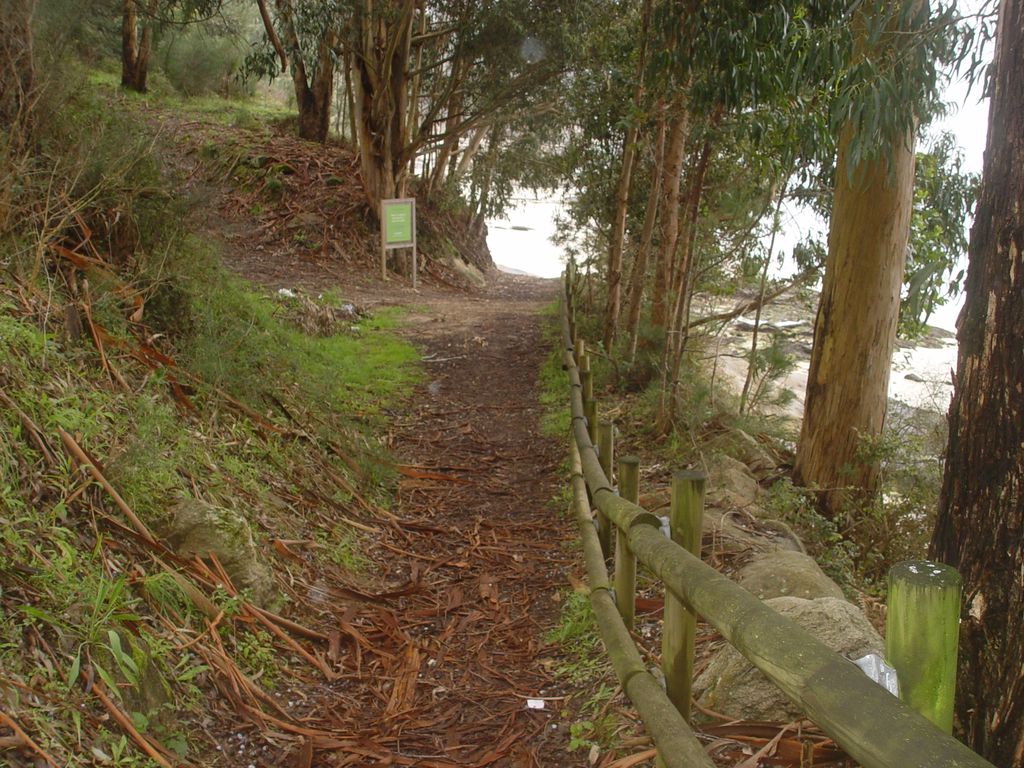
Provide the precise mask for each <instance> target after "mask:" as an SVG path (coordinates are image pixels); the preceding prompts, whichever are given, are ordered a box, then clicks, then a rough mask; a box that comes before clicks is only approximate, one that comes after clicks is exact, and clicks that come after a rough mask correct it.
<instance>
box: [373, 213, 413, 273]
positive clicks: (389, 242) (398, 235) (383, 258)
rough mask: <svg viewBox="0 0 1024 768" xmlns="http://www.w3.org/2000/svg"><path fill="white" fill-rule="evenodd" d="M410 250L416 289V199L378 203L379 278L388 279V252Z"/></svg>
mask: <svg viewBox="0 0 1024 768" xmlns="http://www.w3.org/2000/svg"><path fill="white" fill-rule="evenodd" d="M410 247H411V248H412V287H413V288H415V287H416V198H414V197H403V198H397V199H394V200H381V201H380V276H381V279H382V280H387V277H388V266H387V263H388V251H390V250H394V249H396V248H410Z"/></svg>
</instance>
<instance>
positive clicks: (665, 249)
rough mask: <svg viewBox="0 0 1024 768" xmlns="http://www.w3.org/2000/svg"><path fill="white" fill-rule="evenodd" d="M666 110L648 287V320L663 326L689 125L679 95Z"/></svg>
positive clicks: (674, 248)
mask: <svg viewBox="0 0 1024 768" xmlns="http://www.w3.org/2000/svg"><path fill="white" fill-rule="evenodd" d="M670 113H671V114H670V118H669V129H668V137H667V139H666V142H665V162H664V166H663V169H662V170H663V176H662V182H661V195H662V199H661V229H660V233H659V234H660V238H659V243H658V260H657V262H656V264H655V270H654V287H653V289H652V291H651V323H652V324H653V325H654V326H656V327H658V328H664V327H665V323H666V321H667V319H668V298H669V284H668V283H669V273H670V271H671V268H672V260H673V258H674V257H675V252H676V244H677V243H678V241H679V181H680V179H679V177H680V174H681V173H682V170H683V153H684V150H685V149H686V138H687V134H688V132H689V125H690V120H689V118H690V114H689V110H687V108H686V105H685V103H684V102H683V99H682V98H680V99H679V100H677V101H676V102H675V103H674V104H673V106H672V108H671V110H670Z"/></svg>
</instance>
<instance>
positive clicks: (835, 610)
mask: <svg viewBox="0 0 1024 768" xmlns="http://www.w3.org/2000/svg"><path fill="white" fill-rule="evenodd" d="M765 604H766V605H768V606H770V607H771V608H773V609H774V610H776V611H778V612H779V613H781V614H782V615H783V616H786V617H787V618H789V619H792V620H793V621H795V622H796V623H797V624H799V625H800V626H801V627H803V628H804V629H805V630H807V631H808V632H809V633H810V634H812V635H813V636H814V637H816V638H817V639H818V640H820V641H821V642H823V643H824V644H825V645H827V646H828V647H829V648H831V649H832V650H833V651H835V652H836V653H838V654H840V655H841V656H845V657H847V658H849V659H857V658H860V657H861V656H864V655H866V654H868V653H877V654H880V655H881V653H882V649H883V645H884V644H883V642H882V638H881V637H880V636H879V635H878V633H877V632H876V631H875V629H874V627H872V626H871V624H870V623H869V622H868V620H867V618H865V616H864V614H863V613H861V612H860V610H858V609H857V608H856V606H854V605H851V604H850V603H848V602H846V601H845V600H840V599H838V598H834V597H821V598H818V599H816V600H804V599H803V598H799V597H776V598H773V599H771V600H766V601H765ZM694 694H695V695H696V696H697V701H698V702H699V703H700V705H701V706H703V707H706V708H708V709H711V710H714V711H715V712H719V713H721V714H723V715H727V716H729V717H735V718H737V719H742V720H772V721H776V722H789V721H791V720H795V719H797V718H798V717H801V716H802V715H801V712H800V710H799V709H798V708H797V707H796V706H795V705H794V704H793V703H792V702H790V700H789V699H787V698H786V696H785V695H784V694H783V693H782V691H780V690H779V689H778V688H777V687H775V685H774V684H772V683H771V682H770V681H769V680H768V678H766V677H765V676H764V675H762V674H761V673H760V672H759V671H758V670H757V669H756V668H755V667H754V665H753V664H751V663H750V662H749V661H747V660H746V659H745V658H743V656H742V655H740V653H739V651H737V650H736V649H735V648H733V647H732V646H730V645H726V646H724V647H723V648H722V649H721V650H720V651H719V652H718V654H717V655H716V656H715V657H714V659H712V661H711V663H710V664H709V665H708V667H707V669H705V670H704V672H702V673H701V675H700V677H698V678H697V680H696V681H695V682H694Z"/></svg>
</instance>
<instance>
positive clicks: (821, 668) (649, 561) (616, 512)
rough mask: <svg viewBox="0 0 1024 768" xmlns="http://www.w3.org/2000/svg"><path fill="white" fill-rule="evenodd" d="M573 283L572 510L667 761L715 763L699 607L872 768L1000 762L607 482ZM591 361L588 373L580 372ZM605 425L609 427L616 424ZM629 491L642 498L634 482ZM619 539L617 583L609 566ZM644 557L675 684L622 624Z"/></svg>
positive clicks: (616, 642)
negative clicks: (701, 683) (698, 727)
mask: <svg viewBox="0 0 1024 768" xmlns="http://www.w3.org/2000/svg"><path fill="white" fill-rule="evenodd" d="M569 286H570V283H569V281H568V280H567V282H566V289H565V290H564V291H563V294H562V307H561V324H562V340H563V360H564V367H565V369H566V371H567V374H568V379H569V384H570V403H571V412H572V440H571V443H572V447H571V454H572V489H573V508H574V512H575V516H576V519H577V521H578V522H579V526H580V531H581V535H582V540H583V552H584V556H585V559H586V568H587V576H588V579H589V582H590V591H591V604H592V605H593V609H594V615H595V618H596V621H597V625H598V628H599V630H600V633H601V638H602V640H603V641H604V644H605V648H606V649H607V652H608V655H609V657H610V659H611V662H612V666H613V667H614V669H615V672H616V675H617V676H618V678H619V681H620V682H621V684H622V687H623V690H624V691H625V693H626V694H627V696H629V698H630V700H631V701H632V702H633V704H634V706H636V708H637V711H638V712H639V714H640V717H641V719H642V720H643V722H644V724H645V726H646V727H647V729H648V731H649V733H650V734H651V737H652V738H653V739H654V742H655V744H656V745H657V748H658V754H659V759H660V760H661V762H662V764H663V765H665V766H667V767H668V768H683V766H711V765H713V763H712V762H711V761H710V759H709V758H708V757H707V755H706V754H705V752H704V750H703V748H701V745H700V742H699V741H698V740H697V738H696V736H695V735H694V732H693V731H692V730H691V728H690V727H689V725H687V721H688V720H689V703H690V701H689V685H690V676H691V675H692V665H693V642H692V621H693V620H694V618H695V617H696V616H697V615H699V616H701V617H703V618H704V620H705V621H706V622H708V623H709V624H711V625H712V626H713V627H715V629H717V630H718V631H719V632H720V633H721V634H722V636H723V637H724V638H725V639H726V640H727V641H728V642H729V643H731V644H732V645H733V646H734V647H735V648H736V649H737V650H738V651H739V652H740V653H742V654H743V655H744V656H745V657H746V658H747V659H748V660H749V661H750V662H751V663H753V664H754V666H756V667H757V668H758V669H760V670H761V672H763V673H764V674H765V675H766V676H767V677H768V678H769V679H770V680H771V681H772V682H773V683H775V685H777V686H778V687H779V688H780V689H781V690H782V691H783V693H785V695H786V696H787V697H789V699H791V700H792V701H793V702H794V703H795V704H796V705H797V706H799V707H800V708H801V709H802V710H803V712H804V713H805V714H806V716H807V717H808V718H809V719H810V720H812V721H813V722H815V723H816V724H817V725H818V727H820V728H821V729H822V730H823V731H824V732H825V733H827V734H828V735H829V736H830V737H831V738H832V739H833V740H835V742H836V743H837V744H838V745H839V746H840V747H841V748H842V749H844V750H845V751H846V752H847V754H849V755H850V756H851V757H852V758H853V759H854V760H856V761H857V762H858V763H860V764H861V765H863V766H866V768H953V767H954V766H955V767H956V768H993V766H992V765H991V764H990V763H989V762H987V761H986V760H984V759H982V758H981V757H979V756H978V755H977V754H975V753H974V752H972V751H971V750H970V749H968V748H967V747H966V746H964V745H963V744H961V743H960V742H959V741H957V740H955V739H954V738H952V737H951V736H949V735H947V734H946V733H944V732H943V731H941V730H939V729H938V728H936V727H935V726H934V725H932V723H931V722H929V721H928V720H927V719H925V718H924V717H923V716H922V715H920V714H918V713H917V712H915V711H914V710H913V709H911V708H910V707H909V706H907V705H906V704H904V703H903V702H901V701H900V700H899V699H898V698H897V697H895V696H893V695H891V694H890V693H888V691H886V690H885V689H884V688H882V687H881V686H879V685H877V684H876V683H874V682H873V681H872V680H870V679H869V678H868V677H866V676H865V675H864V674H863V673H862V672H861V671H860V669H859V668H858V667H856V666H855V665H854V664H853V663H852V662H850V661H849V660H847V659H845V658H843V657H842V656H840V655H839V654H837V653H835V652H833V651H831V650H830V649H829V648H828V647H826V646H825V645H824V644H822V643H821V642H820V641H819V640H817V639H816V638H814V637H813V636H812V635H810V634H809V633H808V632H807V631H806V630H804V629H803V628H801V627H800V626H799V625H797V624H796V623H794V622H792V621H790V620H789V619H787V618H785V617H783V616H782V615H780V614H778V613H776V612H775V611H773V610H772V609H771V608H769V607H768V606H766V605H765V604H764V603H763V602H762V601H761V600H759V599H758V598H757V597H755V596H754V595H752V594H751V593H750V592H748V591H746V590H745V589H743V588H742V587H740V586H739V585H737V584H736V583H734V582H732V581H730V580H729V579H728V578H726V577H725V576H722V575H721V574H719V573H718V572H717V571H715V570H714V569H713V568H711V567H710V566H708V565H705V564H704V563H703V562H701V560H700V558H699V556H694V555H693V554H691V552H690V551H688V549H694V547H693V546H692V539H693V538H694V535H696V538H697V546H696V551H697V552H698V554H699V540H700V539H699V536H700V534H699V527H698V528H697V529H696V534H694V530H693V528H692V527H691V529H690V530H689V532H686V531H685V530H684V531H683V532H682V534H681V535H677V533H676V532H675V531H673V534H672V538H671V539H670V538H667V537H666V536H665V535H664V534H663V533H662V531H661V520H660V519H659V518H658V517H656V516H655V515H652V514H650V513H649V512H647V511H645V510H644V509H643V508H641V507H639V506H638V505H637V504H636V503H635V501H630V500H628V499H626V498H624V496H625V495H626V493H623V495H622V496H620V495H619V493H618V492H617V491H616V489H615V488H614V487H613V485H612V482H611V481H610V480H609V475H610V474H611V472H610V469H611V466H612V456H611V453H612V450H611V448H612V446H611V439H610V436H606V437H605V439H604V440H602V441H601V442H602V443H603V444H604V451H603V452H601V451H599V449H598V446H597V445H596V444H595V443H597V442H598V441H597V439H596V438H597V437H598V433H599V432H600V431H601V430H600V429H598V428H597V425H598V424H599V422H597V420H596V417H597V408H596V402H595V400H594V398H593V394H592V393H593V383H592V382H593V380H592V377H591V376H590V375H589V374H590V372H589V364H588V360H587V359H586V356H585V355H581V356H582V357H583V358H584V359H583V365H579V364H578V363H579V362H580V361H578V360H577V353H578V352H580V351H581V350H580V349H578V348H580V347H583V346H584V345H583V343H582V342H581V341H580V340H579V339H577V338H576V336H575V330H576V329H575V323H574V322H573V316H574V312H573V310H572V307H571V300H572V291H571V290H570V288H569ZM584 369H585V373H586V375H584V376H581V370H584ZM584 394H586V395H587V396H588V397H586V398H585V397H584ZM605 429H607V430H608V433H609V435H610V425H609V426H608V427H605ZM680 474H681V476H679V477H676V478H674V486H673V506H674V512H673V514H674V515H682V516H683V517H685V516H687V515H688V516H689V517H690V519H691V521H692V522H694V521H695V523H696V525H697V526H699V522H700V507H701V506H702V503H703V502H702V494H703V479H702V478H698V477H695V476H694V474H695V473H689V474H687V473H680ZM629 482H630V483H631V481H629ZM625 485H626V484H624V486H625ZM623 490H624V491H626V488H625V487H624V489H623ZM627 492H628V493H629V495H631V496H633V497H634V499H635V495H636V491H635V489H632V488H630V489H629V490H628V491H627ZM592 507H593V512H594V513H595V514H594V516H593V517H592ZM613 533H614V534H615V535H614V537H613V535H612V534H613ZM687 538H688V539H689V541H688V542H687V541H686V539H687ZM613 539H614V540H615V541H616V547H615V549H616V551H615V566H616V574H615V589H614V590H613V588H612V587H611V584H610V583H609V578H608V572H607V567H606V564H605V563H606V559H607V558H608V557H609V556H610V555H611V552H610V551H609V550H610V549H611V542H612V540H613ZM680 541H683V543H684V544H686V546H685V547H684V546H681V545H680V543H678V542H680ZM637 562H639V563H642V564H643V565H645V566H646V567H647V568H648V569H650V571H651V572H653V573H654V574H655V575H656V576H658V577H659V578H660V579H661V581H662V582H663V583H664V585H665V590H666V592H665V605H666V611H665V623H666V628H665V630H664V634H665V635H666V637H665V638H663V641H664V643H665V645H664V646H663V651H662V663H663V667H664V673H665V681H666V685H667V691H666V690H665V689H663V688H662V687H661V685H660V684H658V682H656V680H655V679H654V677H653V676H652V675H651V674H650V672H649V671H648V670H647V668H646V666H645V665H644V663H643V660H642V657H641V656H640V653H639V651H638V650H637V648H636V646H635V644H634V643H633V640H632V638H631V636H630V634H629V630H628V629H627V626H626V623H624V621H623V616H626V617H627V619H628V620H629V621H630V622H631V621H632V605H633V603H634V601H635V595H634V594H633V593H632V592H628V593H624V592H626V590H634V589H635V580H634V579H633V578H632V575H631V574H632V573H635V568H636V563H637ZM616 593H618V594H616ZM681 614H682V615H681ZM688 622H690V623H691V627H690V628H689V629H687V627H686V624H687V623H688ZM669 624H671V625H672V626H668V625H669ZM687 633H689V637H687ZM687 654H689V658H686V656H687ZM681 678H685V679H681ZM673 702H674V703H673Z"/></svg>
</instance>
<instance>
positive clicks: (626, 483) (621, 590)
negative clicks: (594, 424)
mask: <svg viewBox="0 0 1024 768" xmlns="http://www.w3.org/2000/svg"><path fill="white" fill-rule="evenodd" d="M619 496H621V497H622V498H624V499H625V500H626V501H628V502H631V503H633V504H638V503H639V502H640V459H638V458H637V457H636V456H623V457H622V458H621V459H619ZM628 542H629V535H628V533H627V532H626V531H623V530H622V529H621V528H618V527H616V529H615V579H614V582H615V600H616V603H617V604H618V607H619V614H620V615H621V616H622V622H623V623H624V624H625V625H626V628H627V629H632V628H633V624H634V622H635V620H636V556H635V555H634V554H633V553H632V552H631V551H630V549H629V543H628Z"/></svg>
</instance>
